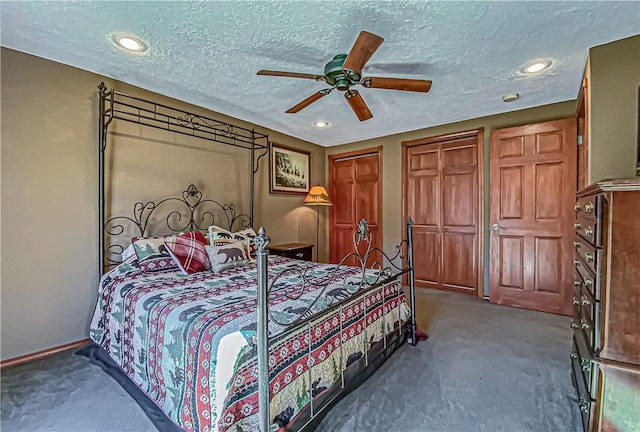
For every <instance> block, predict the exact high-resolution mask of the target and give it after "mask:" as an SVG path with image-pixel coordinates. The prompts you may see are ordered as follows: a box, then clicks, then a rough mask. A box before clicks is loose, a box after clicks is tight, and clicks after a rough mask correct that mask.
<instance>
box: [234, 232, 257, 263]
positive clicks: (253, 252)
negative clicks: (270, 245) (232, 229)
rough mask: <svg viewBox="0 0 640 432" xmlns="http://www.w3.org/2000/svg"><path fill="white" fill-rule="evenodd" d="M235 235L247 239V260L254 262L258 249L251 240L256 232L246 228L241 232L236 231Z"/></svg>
mask: <svg viewBox="0 0 640 432" xmlns="http://www.w3.org/2000/svg"><path fill="white" fill-rule="evenodd" d="M237 234H242V235H243V236H245V237H246V238H247V239H248V241H249V243H248V244H247V249H248V251H249V259H251V260H255V259H256V251H257V250H258V247H257V246H256V244H255V243H254V242H253V238H254V237H255V236H257V234H256V232H255V231H254V230H253V228H247V229H243V230H242V231H238V232H237Z"/></svg>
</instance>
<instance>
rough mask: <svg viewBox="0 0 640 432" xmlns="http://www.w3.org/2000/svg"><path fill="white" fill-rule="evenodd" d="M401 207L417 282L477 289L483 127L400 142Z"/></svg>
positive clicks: (470, 291) (471, 291)
mask: <svg viewBox="0 0 640 432" xmlns="http://www.w3.org/2000/svg"><path fill="white" fill-rule="evenodd" d="M403 145H405V146H406V147H405V153H404V158H403V167H404V210H405V215H406V216H410V217H411V218H412V219H413V221H414V229H413V233H414V234H413V238H414V261H415V276H416V282H417V285H418V286H421V287H429V288H437V289H444V290H449V291H457V292H463V293H467V294H476V293H477V291H478V280H479V279H480V275H479V271H480V270H479V268H480V267H481V265H480V259H481V258H480V256H479V254H480V252H479V251H480V245H479V244H478V241H479V240H478V231H479V215H480V208H481V207H480V205H481V203H479V198H478V197H479V195H480V188H481V181H480V180H479V179H478V175H479V172H478V164H479V158H481V151H482V132H481V131H470V132H464V133H460V134H452V135H446V136H441V137H435V138H427V139H424V140H419V141H414V142H411V143H404V144H403Z"/></svg>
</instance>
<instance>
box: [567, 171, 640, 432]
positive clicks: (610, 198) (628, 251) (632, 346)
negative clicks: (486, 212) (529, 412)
mask: <svg viewBox="0 0 640 432" xmlns="http://www.w3.org/2000/svg"><path fill="white" fill-rule="evenodd" d="M575 211H576V221H575V226H574V227H575V232H576V235H575V241H574V247H575V254H574V261H573V262H574V266H575V275H574V294H573V304H574V316H573V320H572V323H571V327H572V328H573V329H574V333H573V348H572V350H571V364H572V372H573V373H572V378H573V382H574V385H575V386H576V390H577V392H578V401H579V402H578V403H579V407H580V412H581V414H582V421H583V426H584V429H585V430H586V431H589V432H592V431H616V432H621V431H638V430H640V178H633V179H618V180H607V181H602V182H598V183H596V184H594V185H592V186H590V187H588V188H587V189H584V190H582V191H580V192H578V194H577V202H576V204H575Z"/></svg>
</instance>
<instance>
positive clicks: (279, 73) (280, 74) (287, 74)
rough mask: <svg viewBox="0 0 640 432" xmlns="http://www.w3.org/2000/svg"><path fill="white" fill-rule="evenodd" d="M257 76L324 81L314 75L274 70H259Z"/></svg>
mask: <svg viewBox="0 0 640 432" xmlns="http://www.w3.org/2000/svg"><path fill="white" fill-rule="evenodd" d="M256 75H267V76H277V77H286V78H304V79H312V80H316V81H322V79H323V77H322V75H313V74H307V73H300V72H282V71H272V70H264V69H263V70H259V71H258V73H257V74H256Z"/></svg>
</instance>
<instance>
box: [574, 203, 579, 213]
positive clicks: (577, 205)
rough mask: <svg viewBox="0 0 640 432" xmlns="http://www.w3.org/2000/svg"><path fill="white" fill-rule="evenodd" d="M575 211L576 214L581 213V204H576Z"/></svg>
mask: <svg viewBox="0 0 640 432" xmlns="http://www.w3.org/2000/svg"><path fill="white" fill-rule="evenodd" d="M573 211H574V212H576V213H577V212H579V211H580V204H579V203H576V204H575V205H574V206H573Z"/></svg>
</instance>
